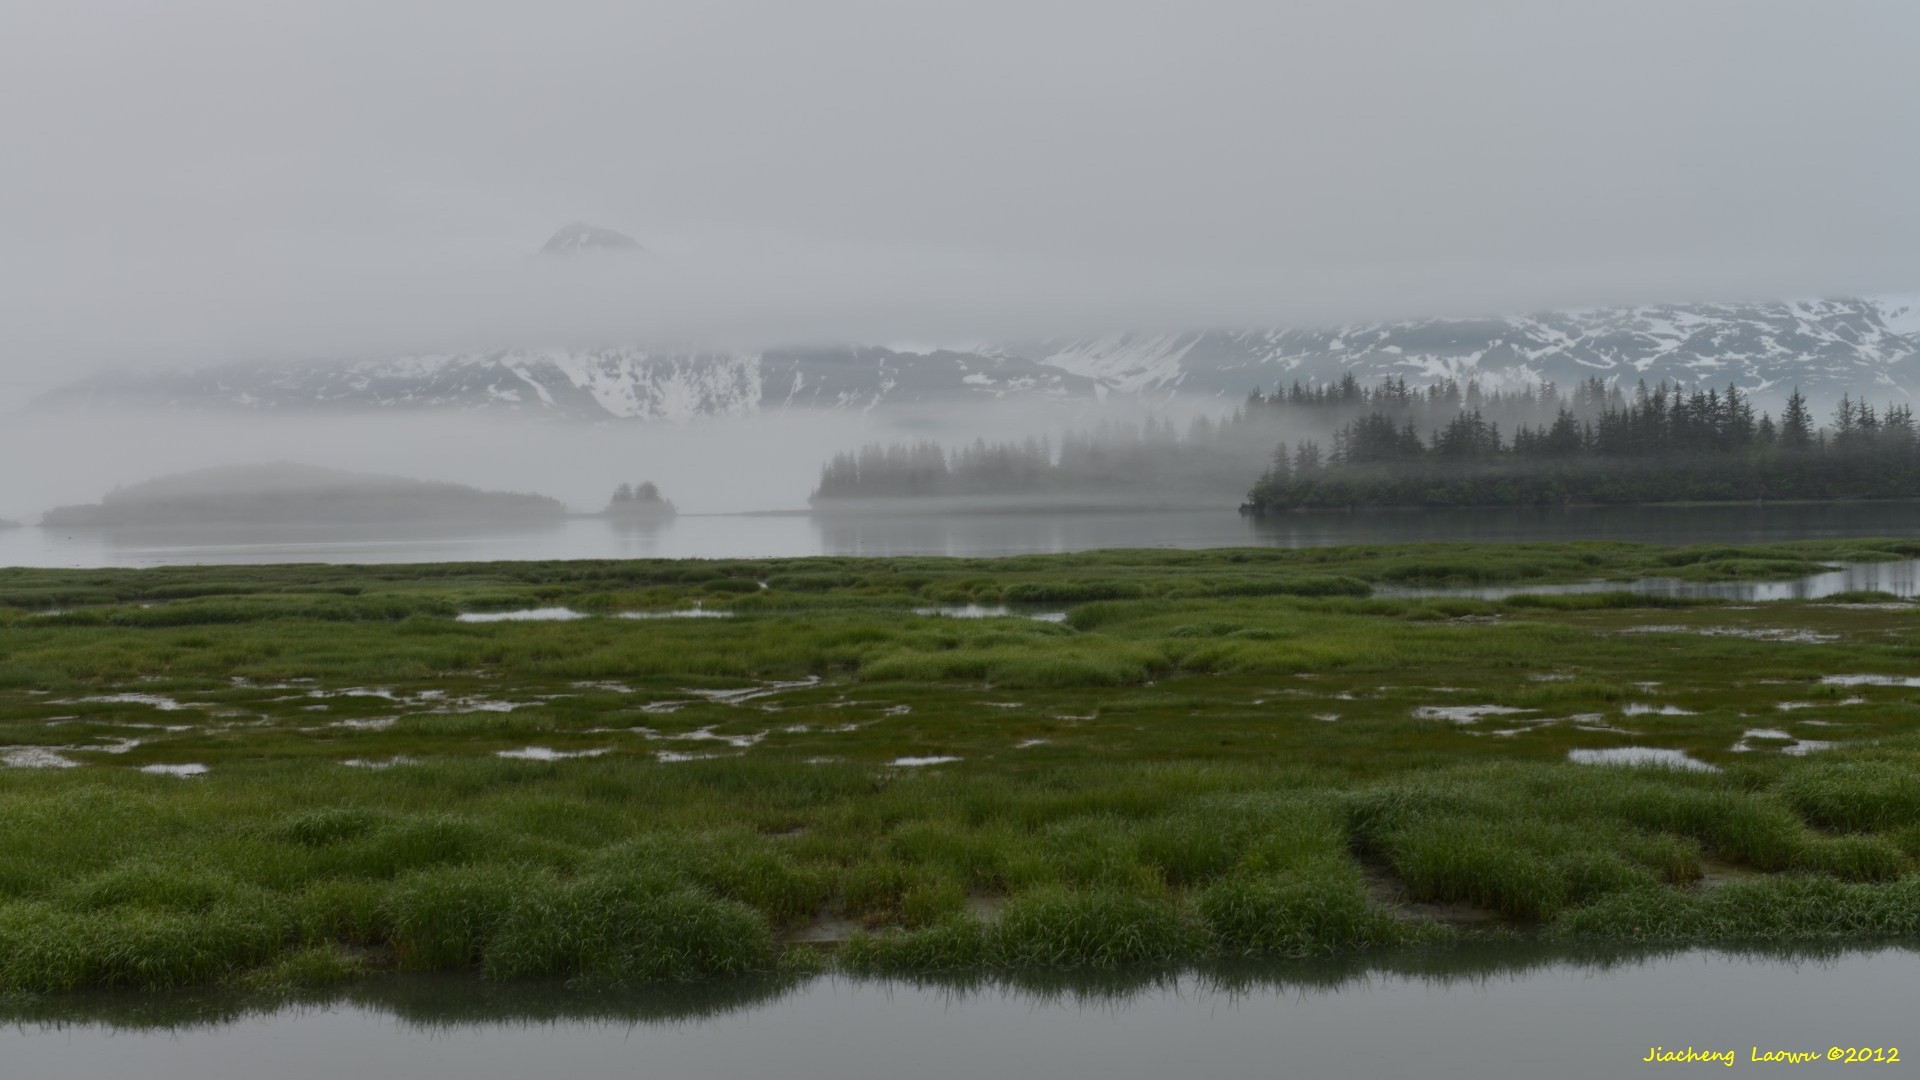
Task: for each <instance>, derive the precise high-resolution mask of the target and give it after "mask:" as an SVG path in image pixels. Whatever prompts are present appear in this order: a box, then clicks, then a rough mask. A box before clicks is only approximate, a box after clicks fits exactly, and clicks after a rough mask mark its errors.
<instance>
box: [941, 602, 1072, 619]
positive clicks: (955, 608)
mask: <svg viewBox="0 0 1920 1080" xmlns="http://www.w3.org/2000/svg"><path fill="white" fill-rule="evenodd" d="M913 613H914V614H915V615H936V616H945V617H947V618H949V619H1019V618H1027V619H1033V620H1035V621H1037V622H1050V623H1057V622H1066V621H1067V613H1066V612H1064V611H1016V610H1014V609H1013V608H1010V607H1008V606H1006V605H1005V604H947V605H942V606H939V607H917V608H914V609H913Z"/></svg>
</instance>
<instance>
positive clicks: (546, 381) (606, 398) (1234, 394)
mask: <svg viewBox="0 0 1920 1080" xmlns="http://www.w3.org/2000/svg"><path fill="white" fill-rule="evenodd" d="M1349 374H1351V375H1353V376H1354V377H1355V378H1357V379H1359V380H1360V381H1362V382H1367V383H1372V382H1377V381H1379V380H1382V379H1387V378H1404V379H1406V380H1407V381H1408V383H1409V384H1411V385H1423V384H1427V383H1431V382H1435V381H1438V380H1442V379H1454V380H1457V381H1460V382H1466V381H1469V380H1478V381H1479V382H1480V383H1481V384H1482V386H1483V387H1485V388H1486V389H1489V390H1492V389H1501V388H1516V387H1518V386H1520V385H1522V384H1530V383H1537V382H1542V381H1548V382H1554V383H1557V384H1560V385H1569V384H1571V383H1574V382H1578V381H1584V380H1585V379H1588V378H1600V379H1602V380H1603V381H1606V382H1618V383H1625V384H1628V385H1631V384H1632V383H1634V382H1636V381H1639V380H1642V379H1644V380H1646V381H1648V382H1659V381H1662V380H1666V381H1673V382H1679V383H1682V384H1688V385H1699V384H1712V385H1719V386H1724V385H1726V384H1728V383H1734V384H1736V385H1739V386H1740V387H1741V389H1742V390H1743V391H1746V392H1747V393H1749V394H1752V395H1754V396H1756V397H1758V398H1761V399H1765V398H1767V397H1769V396H1784V394H1785V392H1786V388H1788V387H1799V388H1800V389H1801V390H1803V391H1804V392H1806V393H1807V394H1808V395H1809V396H1811V397H1814V398H1815V399H1816V400H1827V399H1833V398H1837V397H1838V396H1839V395H1840V394H1841V393H1843V392H1850V393H1855V394H1858V393H1861V392H1871V393H1873V394H1874V395H1875V396H1876V397H1884V396H1889V395H1891V396H1895V397H1914V396H1920V296H1897V295H1896V296H1881V297H1855V298H1836V299H1825V300H1798V301H1776V302H1767V303H1747V304H1662V305H1644V306H1640V307H1620V308H1585V309H1575V310H1567V311H1556V312H1541V313H1535V314H1532V315H1523V316H1506V317H1498V318H1436V319H1402V320H1387V321H1379V322H1365V323H1352V324H1348V325H1345V326H1338V327H1330V328H1322V329H1312V328H1279V327H1276V328H1264V329H1259V328H1256V329H1238V330H1202V331H1193V332H1188V333H1174V334H1134V333H1116V334H1107V335H1100V336H1091V337H1083V338H1059V339H1053V340H1046V341H1038V342H1026V343H1008V344H999V345H987V346H968V347H965V348H929V347H918V346H916V347H911V348H909V347H904V346H902V347H896V348H887V347H882V346H874V345H848V346H839V347H831V348H825V347H823V348H784V349H767V350H760V351H732V350H700V349H649V348H641V347H634V346H614V347H602V348H575V349H560V348H548V349H528V348H522V349H497V350H485V351H473V352H464V353H443V354H419V355H408V356H397V357H390V358H379V359H359V360H348V361H344V362H342V361H328V360H313V361H283V362H276V363H266V364H258V363H248V362H236V363H227V364H220V365H213V366H208V367H200V368H191V369H184V370H175V371H164V372H149V373H142V374H124V373H120V374H114V373H106V374H100V375H95V376H90V377H88V378H85V379H81V380H79V381H77V382H75V383H71V384H68V385H67V386H64V387H61V388H58V389H56V390H54V391H52V392H50V393H48V394H45V395H42V397H41V398H40V399H38V400H37V401H36V403H35V404H36V405H37V406H38V407H41V408H52V407H61V406H77V405H150V406H164V407H176V408H177V407H188V408H228V409H243V410H278V411H297V410H327V409H336V410H337V409H357V410H388V409H453V410H469V411H471V410H494V409H503V410H509V411H515V412H523V413H533V414H538V415H544V416H550V417H553V418H556V419H563V420H571V421H600V420H635V421H686V420H691V419H695V418H698V417H702V416H741V415H751V414H755V413H763V412H778V411H782V410H786V409H793V408H825V409H835V410H848V411H865V410H871V409H877V408H884V407H892V406H900V405H912V404H940V403H950V402H965V401H991V400H1002V399H1009V398H1013V399H1030V398H1047V399H1066V400H1074V399H1086V400H1093V399H1101V398H1108V397H1114V396H1118V397H1137V398H1143V399H1149V400H1152V399H1164V398H1168V397H1171V396H1173V395H1178V394H1188V395H1199V396H1203V397H1213V398H1222V399H1238V398H1241V397H1244V396H1245V395H1246V394H1247V393H1248V392H1249V391H1251V390H1255V389H1261V390H1271V389H1273V388H1274V387H1276V386H1279V385H1283V384H1286V383H1289V382H1292V381H1294V380H1299V381H1302V382H1308V383H1312V382H1332V381H1336V380H1338V379H1340V378H1342V377H1343V376H1345V375H1349Z"/></svg>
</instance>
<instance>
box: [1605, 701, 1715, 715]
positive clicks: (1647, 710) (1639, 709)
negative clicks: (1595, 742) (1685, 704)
mask: <svg viewBox="0 0 1920 1080" xmlns="http://www.w3.org/2000/svg"><path fill="white" fill-rule="evenodd" d="M1620 712H1621V714H1622V715H1624V716H1698V715H1700V714H1699V713H1697V712H1694V711H1693V710H1692V709H1683V708H1681V707H1680V706H1678V705H1649V704H1647V703H1646V702H1644V701H1629V702H1627V703H1626V704H1625V705H1622V706H1620Z"/></svg>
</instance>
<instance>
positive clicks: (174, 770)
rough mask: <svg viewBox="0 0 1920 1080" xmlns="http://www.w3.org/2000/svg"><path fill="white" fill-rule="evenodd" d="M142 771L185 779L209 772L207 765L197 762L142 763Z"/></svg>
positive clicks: (151, 774)
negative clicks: (173, 763)
mask: <svg viewBox="0 0 1920 1080" xmlns="http://www.w3.org/2000/svg"><path fill="white" fill-rule="evenodd" d="M140 771H141V772H143V773H146V774H147V775H149V776H177V777H180V778H181V779H183V780H184V779H187V778H188V777H194V776H205V775H206V774H207V767H206V766H205V765H197V764H188V765H142V766H140Z"/></svg>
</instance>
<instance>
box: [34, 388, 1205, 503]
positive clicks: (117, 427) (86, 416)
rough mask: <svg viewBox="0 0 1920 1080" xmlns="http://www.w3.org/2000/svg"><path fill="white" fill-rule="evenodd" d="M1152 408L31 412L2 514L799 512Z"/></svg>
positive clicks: (1175, 414)
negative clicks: (264, 478) (446, 508)
mask: <svg viewBox="0 0 1920 1080" xmlns="http://www.w3.org/2000/svg"><path fill="white" fill-rule="evenodd" d="M1230 407H1231V405H1230V404H1229V403H1223V402H1218V401H1211V400H1179V399H1176V400H1172V401H1168V402H1165V403H1162V404H1161V405H1159V406H1156V407H1155V409H1154V411H1155V414H1156V415H1159V416H1163V417H1168V418H1171V419H1173V420H1174V421H1176V422H1177V423H1180V424H1184V423H1185V422H1186V421H1187V420H1188V419H1189V418H1191V417H1192V416H1194V415H1198V414H1200V413H1203V412H1218V411H1222V410H1225V409H1228V408H1230ZM1144 408H1145V407H1144V406H1142V405H1139V404H1138V403H1134V402H1128V403H1122V404H1111V405H1095V404H1092V403H1088V402H1071V403H1069V402H1059V403H1041V404H1033V403H1029V404H1021V405H976V406H962V407H942V408H940V409H938V410H934V409H928V410H912V409H891V410H887V411H884V412H872V413H860V412H816V411H788V412H781V413H765V414H759V415H754V416H747V417H720V418H708V419H702V420H697V421H693V422H689V423H684V424H672V423H640V422H630V423H621V422H612V423H602V424H564V423H557V422H553V421H548V420H536V419H527V418H522V417H518V416H515V415H513V414H510V413H485V414H478V413H466V414H449V413H436V412H426V411H421V412H400V411H396V412H387V413H359V414H327V413H305V414H274V415H263V414H254V413H222V412H183V411H151V412H147V411H137V412H128V411H117V410H115V411H75V412H59V413H36V412H29V413H24V414H19V415H15V416H11V417H7V418H6V419H5V422H4V423H0V460H6V461H8V462H11V463H15V464H14V465H13V466H12V467H9V468H8V469H7V470H6V472H5V474H4V475H0V518H11V519H13V520H16V521H23V522H34V521H38V520H39V518H40V515H41V514H43V513H45V512H46V511H47V510H49V509H51V508H53V507H55V506H61V505H68V504H74V503H88V502H93V501H95V500H97V499H99V498H100V497H101V496H102V495H104V494H106V493H107V492H108V491H110V490H112V489H113V488H115V487H116V486H123V485H128V484H134V483H138V482H140V481H143V480H149V479H152V478H154V477H157V476H162V475H166V474H169V473H175V472H182V471H186V470H191V469H202V468H209V467H213V466H220V465H236V464H250V463H266V462H276V461H285V462H293V463H298V464H305V465H318V466H325V467H329V468H336V469H348V470H353V471H358V472H367V473H380V474H389V475H396V476H406V477H412V478H416V479H423V480H444V481H452V482H455V483H461V484H469V485H472V486H474V487H479V488H483V489H489V490H502V491H522V492H532V493H538V494H542V495H550V496H553V497H554V498H557V499H560V500H561V501H563V502H565V503H566V504H567V505H568V506H569V507H570V508H571V509H573V510H575V511H583V512H586V511H597V510H600V509H601V508H603V507H604V506H605V505H606V503H607V499H608V496H609V495H610V494H611V493H612V491H613V489H614V488H615V487H616V486H617V485H619V484H620V483H622V482H627V483H635V484H637V483H640V482H642V481H647V480H651V481H653V482H654V483H656V484H658V485H659V486H660V489H661V491H662V493H663V494H665V495H666V497H667V498H670V499H672V500H673V502H674V503H675V505H676V506H677V507H678V508H679V509H680V511H681V512H682V513H693V514H701V513H731V512H741V511H754V510H798V509H804V508H805V507H806V505H807V496H808V494H809V493H810V492H812V490H813V488H814V485H815V484H816V483H817V482H818V480H819V477H820V468H821V466H822V465H823V464H824V463H825V462H826V461H827V460H828V459H829V458H831V457H832V456H833V455H834V454H836V453H840V452H843V451H849V450H853V449H855V448H857V447H859V446H860V445H862V444H864V443H869V442H875V441H896V440H913V441H919V440H927V439H930V440H934V441H937V442H941V443H944V444H949V445H951V444H958V443H961V442H972V441H973V440H974V439H976V438H980V439H986V440H988V441H990V442H991V441H996V440H1016V439H1024V438H1026V437H1028V436H1034V437H1042V438H1048V439H1052V440H1055V441H1057V440H1058V438H1059V435H1060V434H1061V433H1062V432H1063V431H1066V430H1068V429H1070V428H1084V427H1088V426H1091V425H1093V424H1097V423H1098V422H1100V421H1101V420H1112V421H1116V422H1120V421H1136V420H1139V419H1141V418H1142V417H1143V416H1144Z"/></svg>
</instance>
